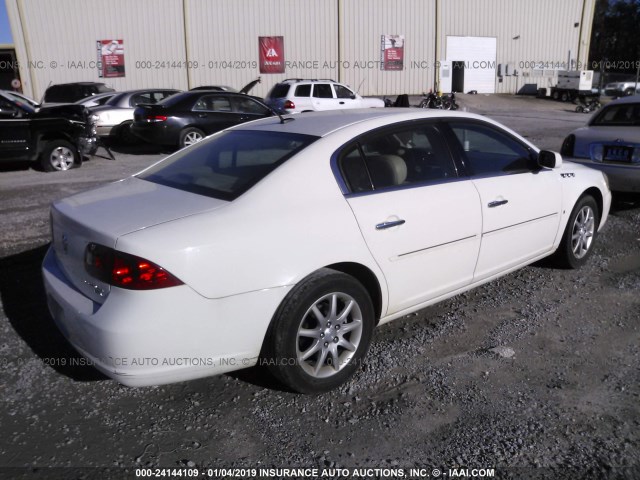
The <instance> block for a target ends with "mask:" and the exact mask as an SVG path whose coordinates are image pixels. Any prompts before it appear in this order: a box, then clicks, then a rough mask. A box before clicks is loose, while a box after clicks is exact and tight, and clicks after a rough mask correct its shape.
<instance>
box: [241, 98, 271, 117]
mask: <svg viewBox="0 0 640 480" xmlns="http://www.w3.org/2000/svg"><path fill="white" fill-rule="evenodd" d="M236 104H237V109H238V112H240V113H249V114H251V115H268V114H269V110H268V109H267V108H266V107H264V106H263V105H260V104H259V103H258V102H256V101H255V100H253V99H251V98H238V99H236Z"/></svg>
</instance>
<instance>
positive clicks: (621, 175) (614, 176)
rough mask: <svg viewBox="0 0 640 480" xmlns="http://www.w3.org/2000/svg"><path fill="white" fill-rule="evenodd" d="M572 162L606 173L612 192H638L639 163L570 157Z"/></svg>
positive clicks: (639, 186)
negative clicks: (604, 161) (606, 161)
mask: <svg viewBox="0 0 640 480" xmlns="http://www.w3.org/2000/svg"><path fill="white" fill-rule="evenodd" d="M571 161H572V162H575V163H580V164H581V165H584V166H586V167H590V168H594V169H596V170H600V171H601V172H604V173H606V174H607V178H608V179H609V188H611V191H613V192H627V193H640V165H638V164H635V165H634V164H617V163H601V162H594V161H592V160H589V159H586V158H571Z"/></svg>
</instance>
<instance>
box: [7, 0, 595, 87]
mask: <svg viewBox="0 0 640 480" xmlns="http://www.w3.org/2000/svg"><path fill="white" fill-rule="evenodd" d="M595 1H596V0H394V1H389V0H304V1H301V0H109V1H103V0H5V2H6V4H7V9H8V13H9V18H10V23H11V27H12V33H13V36H14V40H15V48H16V54H17V57H18V60H19V61H20V62H21V69H20V73H21V78H22V80H23V83H24V91H25V93H28V94H31V95H32V96H33V97H35V98H40V97H41V96H42V94H43V92H44V90H45V89H46V87H47V85H48V84H49V83H66V82H75V81H104V82H105V83H107V84H108V85H110V86H112V87H114V88H116V89H118V90H125V89H132V88H142V87H173V88H179V89H187V88H192V87H195V86H199V85H209V84H223V85H225V84H226V85H230V86H233V87H236V88H238V87H241V86H242V85H244V84H246V83H248V82H249V81H251V80H253V79H255V78H256V77H258V76H259V75H260V73H259V65H258V63H259V49H258V37H260V36H282V37H284V52H285V60H286V61H287V68H286V70H285V73H284V74H277V75H275V74H263V75H262V84H261V85H258V87H257V88H256V89H255V90H254V91H253V92H252V93H254V94H256V95H265V94H266V93H267V91H268V90H269V88H271V86H273V85H274V84H275V83H276V82H278V81H280V80H282V79H284V78H292V77H300V78H334V79H336V80H340V81H342V82H344V83H346V84H349V85H351V86H352V87H353V88H355V89H357V90H359V92H360V93H361V94H363V95H397V94H400V93H409V94H418V93H421V92H424V91H426V90H428V89H429V88H432V87H433V86H434V84H435V82H436V80H437V73H436V69H435V68H434V64H435V63H436V62H437V61H442V60H447V36H452V37H453V36H467V37H494V38H496V66H497V65H498V64H501V65H502V66H503V68H502V69H501V73H503V74H504V66H506V65H507V64H508V65H510V66H511V67H512V69H515V70H517V72H518V74H519V75H518V76H503V77H502V82H500V81H499V77H498V75H497V72H496V75H495V80H496V88H495V91H496V92H497V93H515V92H517V91H518V90H519V89H520V88H521V87H522V85H524V84H525V83H538V84H539V86H547V85H546V84H547V83H548V82H551V81H553V80H552V78H553V77H552V76H550V75H548V72H547V75H546V76H543V75H542V74H541V72H540V71H538V70H536V69H534V68H533V67H534V66H535V64H536V63H540V62H542V63H543V64H549V65H552V66H553V67H558V68H559V69H562V68H566V67H567V64H566V62H567V61H568V58H569V52H571V58H572V59H573V60H578V61H580V62H581V63H582V64H585V63H586V60H587V55H588V49H589V37H590V32H591V24H592V20H593V11H594V5H595ZM575 24H578V26H577V27H576V26H574V25H575ZM436 32H437V35H436ZM383 34H388V35H404V38H405V47H404V70H402V71H382V70H380V64H379V61H380V37H381V35H383ZM436 37H437V38H436ZM516 37H517V38H516ZM106 39H122V40H124V49H125V71H126V75H125V77H124V78H113V79H109V78H107V79H102V80H101V79H100V78H99V76H98V72H97V69H96V68H90V67H89V66H86V67H85V68H83V67H82V65H83V64H84V65H88V64H89V63H90V62H95V61H96V49H95V42H96V41H97V40H106ZM454 60H455V59H454ZM27 62H29V65H28V64H27ZM52 62H55V63H52ZM70 62H71V63H73V64H75V66H71V65H70ZM141 62H143V63H141ZM144 62H146V63H144ZM163 62H164V63H163ZM562 62H564V64H565V65H564V67H563V66H562V65H561V64H562ZM188 63H190V64H191V66H192V67H194V68H192V69H190V70H188V69H187V68H185V67H186V66H187V65H186V64H188ZM78 65H80V66H78ZM175 65H178V66H175ZM180 65H181V66H180ZM196 65H197V68H195V66H196ZM144 67H147V68H144ZM574 67H575V66H574ZM547 70H548V69H547Z"/></svg>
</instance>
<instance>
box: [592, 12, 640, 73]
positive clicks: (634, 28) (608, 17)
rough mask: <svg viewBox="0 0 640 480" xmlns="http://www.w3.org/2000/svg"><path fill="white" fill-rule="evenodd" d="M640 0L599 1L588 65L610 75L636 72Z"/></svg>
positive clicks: (638, 60)
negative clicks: (602, 66)
mask: <svg viewBox="0 0 640 480" xmlns="http://www.w3.org/2000/svg"><path fill="white" fill-rule="evenodd" d="M639 32H640V0H597V3H596V8H595V15H594V20H593V28H592V33H591V48H590V50H589V62H590V64H591V65H593V64H594V62H601V61H605V62H606V61H608V62H609V68H607V70H609V71H610V72H613V71H616V72H618V73H635V72H636V69H637V65H638V64H637V63H636V62H640V38H639V37H638V34H639Z"/></svg>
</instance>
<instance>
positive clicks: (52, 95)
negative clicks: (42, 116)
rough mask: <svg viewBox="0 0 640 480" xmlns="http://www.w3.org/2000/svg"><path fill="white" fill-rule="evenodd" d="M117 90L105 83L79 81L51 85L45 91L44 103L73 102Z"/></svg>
mask: <svg viewBox="0 0 640 480" xmlns="http://www.w3.org/2000/svg"><path fill="white" fill-rule="evenodd" d="M107 92H115V90H114V89H113V88H109V87H107V86H106V85H105V84H104V83H96V82H77V83H61V84H59V85H51V86H50V87H49V88H47V90H46V91H45V92H44V103H73V102H77V101H78V100H82V99H83V98H87V97H90V96H91V95H97V94H98V93H107Z"/></svg>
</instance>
